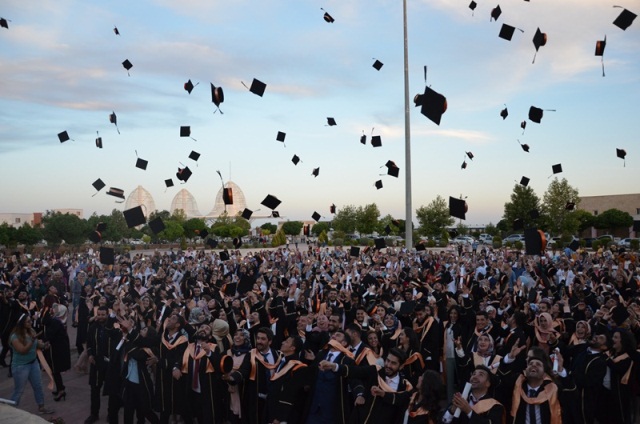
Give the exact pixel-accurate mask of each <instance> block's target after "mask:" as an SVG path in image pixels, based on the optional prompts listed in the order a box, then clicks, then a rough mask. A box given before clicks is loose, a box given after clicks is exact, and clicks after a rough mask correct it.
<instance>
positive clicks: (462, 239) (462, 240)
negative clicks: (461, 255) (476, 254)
mask: <svg viewBox="0 0 640 424" xmlns="http://www.w3.org/2000/svg"><path fill="white" fill-rule="evenodd" d="M475 241H476V239H474V238H473V237H471V236H458V237H456V238H454V239H453V240H451V243H454V244H465V245H466V244H473V243H474V242H475Z"/></svg>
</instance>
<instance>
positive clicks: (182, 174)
mask: <svg viewBox="0 0 640 424" xmlns="http://www.w3.org/2000/svg"><path fill="white" fill-rule="evenodd" d="M191 174H193V172H191V170H190V169H189V167H188V166H187V167H184V168H178V172H176V178H177V179H179V180H180V181H183V182H185V183H186V182H187V180H188V179H189V177H191Z"/></svg>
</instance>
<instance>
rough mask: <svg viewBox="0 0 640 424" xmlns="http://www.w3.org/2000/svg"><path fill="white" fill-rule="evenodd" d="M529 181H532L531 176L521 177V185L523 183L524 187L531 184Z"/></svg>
mask: <svg viewBox="0 0 640 424" xmlns="http://www.w3.org/2000/svg"><path fill="white" fill-rule="evenodd" d="M529 181H531V180H530V179H529V178H527V177H522V178H520V185H522V186H523V187H526V186H528V185H529Z"/></svg>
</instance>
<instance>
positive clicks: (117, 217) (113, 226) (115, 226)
mask: <svg viewBox="0 0 640 424" xmlns="http://www.w3.org/2000/svg"><path fill="white" fill-rule="evenodd" d="M101 218H104V219H103V220H102V221H101V222H104V223H105V224H107V229H106V230H105V231H104V232H103V233H102V240H109V241H112V242H114V243H118V242H120V241H121V240H122V239H123V238H125V237H129V235H130V233H131V230H130V229H129V226H128V225H127V221H126V220H125V219H124V215H123V214H122V212H120V211H119V210H117V209H113V210H112V211H111V215H109V216H104V217H101ZM94 228H95V227H93V228H91V229H92V230H93V229H94Z"/></svg>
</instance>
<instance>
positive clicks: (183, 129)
mask: <svg viewBox="0 0 640 424" xmlns="http://www.w3.org/2000/svg"><path fill="white" fill-rule="evenodd" d="M180 137H189V138H190V139H191V140H193V141H198V140H196V139H195V138H193V137H191V127H190V126H188V125H182V126H180Z"/></svg>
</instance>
